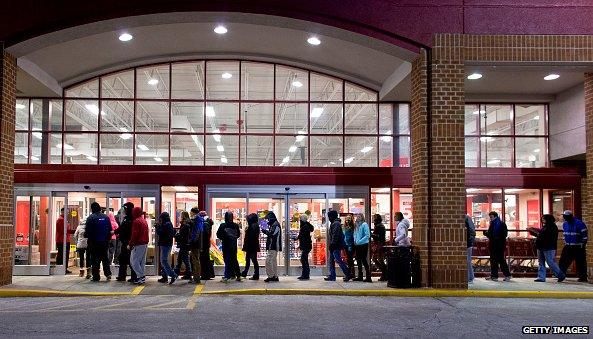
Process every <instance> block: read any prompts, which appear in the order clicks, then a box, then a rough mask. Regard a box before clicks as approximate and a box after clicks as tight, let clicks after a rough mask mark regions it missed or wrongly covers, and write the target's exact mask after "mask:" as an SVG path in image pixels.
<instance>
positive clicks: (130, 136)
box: [119, 133, 132, 140]
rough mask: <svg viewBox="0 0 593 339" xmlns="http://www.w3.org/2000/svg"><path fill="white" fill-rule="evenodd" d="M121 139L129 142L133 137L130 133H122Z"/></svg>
mask: <svg viewBox="0 0 593 339" xmlns="http://www.w3.org/2000/svg"><path fill="white" fill-rule="evenodd" d="M119 137H120V138H122V139H124V140H128V139H131V138H132V135H131V134H130V133H122V134H120V135H119Z"/></svg>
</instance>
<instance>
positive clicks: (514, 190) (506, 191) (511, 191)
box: [504, 188, 522, 193]
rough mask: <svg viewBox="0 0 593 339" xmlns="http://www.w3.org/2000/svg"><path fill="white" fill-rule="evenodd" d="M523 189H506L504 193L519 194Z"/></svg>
mask: <svg viewBox="0 0 593 339" xmlns="http://www.w3.org/2000/svg"><path fill="white" fill-rule="evenodd" d="M521 191H522V189H520V188H505V190H504V192H505V193H517V192H521Z"/></svg>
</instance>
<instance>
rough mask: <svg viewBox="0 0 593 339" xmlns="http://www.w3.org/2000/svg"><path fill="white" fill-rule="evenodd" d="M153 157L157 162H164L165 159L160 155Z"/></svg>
mask: <svg viewBox="0 0 593 339" xmlns="http://www.w3.org/2000/svg"><path fill="white" fill-rule="evenodd" d="M153 159H154V161H156V162H163V159H161V158H159V157H154V158H153Z"/></svg>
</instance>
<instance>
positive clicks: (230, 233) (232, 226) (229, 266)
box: [216, 212, 241, 283]
mask: <svg viewBox="0 0 593 339" xmlns="http://www.w3.org/2000/svg"><path fill="white" fill-rule="evenodd" d="M239 236H240V231H239V225H237V224H236V223H235V222H234V221H233V213H232V212H225V214H224V222H223V223H222V224H220V226H219V227H218V231H217V232H216V237H217V238H218V239H220V240H221V241H222V257H223V260H224V277H223V278H222V280H221V282H225V283H226V282H229V281H230V280H231V279H232V278H236V279H237V281H241V269H240V268H239V261H238V260H237V239H239Z"/></svg>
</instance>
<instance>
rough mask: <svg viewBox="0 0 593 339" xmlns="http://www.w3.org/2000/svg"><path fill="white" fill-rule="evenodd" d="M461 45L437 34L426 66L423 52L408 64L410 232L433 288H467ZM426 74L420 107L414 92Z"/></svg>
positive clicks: (427, 283)
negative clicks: (409, 104)
mask: <svg viewBox="0 0 593 339" xmlns="http://www.w3.org/2000/svg"><path fill="white" fill-rule="evenodd" d="M462 43H463V40H462V36H461V35H451V34H440V35H437V36H436V37H435V43H434V45H433V46H434V47H433V50H432V55H431V58H430V67H429V68H427V67H426V66H427V65H426V63H425V62H424V61H423V60H424V57H423V56H421V57H420V58H419V59H417V60H416V61H415V62H414V63H413V65H412V93H413V94H412V113H411V114H412V117H411V124H412V143H413V144H412V145H413V146H412V189H413V194H414V233H413V235H412V236H413V239H414V244H415V245H418V246H419V247H420V250H421V256H422V262H421V267H422V273H423V283H424V285H425V286H431V287H435V288H467V266H466V250H467V249H466V243H465V226H464V215H465V213H466V211H465V209H466V205H465V140H464V119H465V118H464V105H465V102H464V101H465V91H464V76H465V67H464V57H463V48H462ZM424 74H426V75H424ZM428 77H429V78H430V84H429V86H430V103H428V104H429V105H426V103H427V102H426V99H422V95H424V94H422V92H418V91H419V90H421V89H420V87H421V85H422V84H423V83H426V81H427V80H426V79H428ZM424 88H427V86H424ZM424 97H425V98H426V95H424ZM426 107H428V109H427V108H426ZM428 110H429V111H428ZM427 126H428V127H429V128H427Z"/></svg>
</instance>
